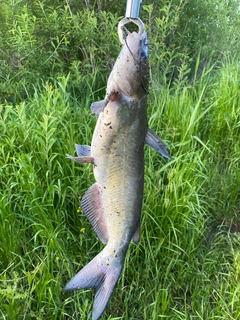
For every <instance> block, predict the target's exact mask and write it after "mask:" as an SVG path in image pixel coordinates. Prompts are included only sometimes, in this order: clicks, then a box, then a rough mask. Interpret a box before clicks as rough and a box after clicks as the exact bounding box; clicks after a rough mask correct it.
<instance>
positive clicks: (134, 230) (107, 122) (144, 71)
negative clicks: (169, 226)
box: [64, 32, 169, 320]
mask: <svg viewBox="0 0 240 320" xmlns="http://www.w3.org/2000/svg"><path fill="white" fill-rule="evenodd" d="M148 72H149V67H148V47H147V37H146V33H143V34H141V35H140V34H138V33H136V32H133V33H129V34H128V36H127V38H126V43H125V44H124V45H123V47H122V50H121V52H120V54H119V56H118V58H117V60H116V62H115V65H114V67H113V70H112V72H111V74H110V76H109V79H108V83H107V90H106V91H107V92H106V96H105V99H104V100H103V101H99V102H96V103H93V104H92V106H91V109H92V111H93V112H94V113H96V114H97V115H98V120H97V124H96V127H95V130H94V133H93V137H92V142H91V147H89V146H80V145H76V151H77V155H78V156H77V157H72V156H69V155H67V157H68V158H70V159H72V160H74V161H76V162H79V163H92V164H93V167H94V176H95V179H96V182H95V183H94V184H93V185H92V186H91V187H90V188H89V189H88V190H87V192H86V193H85V194H84V196H83V198H82V200H81V207H82V210H83V212H84V214H85V215H86V216H87V217H88V219H89V221H90V222H91V224H92V226H93V228H94V230H95V232H96V234H97V236H98V238H99V239H100V240H101V241H102V242H103V243H105V244H106V246H105V247H104V249H103V250H102V251H101V252H100V253H99V254H98V255H97V256H96V257H95V258H94V259H93V260H92V261H90V262H89V263H88V264H87V265H86V266H85V267H84V268H83V269H81V270H80V271H79V273H77V274H76V275H75V276H74V277H73V278H72V279H71V280H70V282H69V283H68V284H67V285H66V287H65V288H64V290H74V289H77V290H78V289H85V288H95V290H96V293H95V299H94V305H93V312H92V320H97V319H99V318H100V316H101V315H102V313H103V312H104V310H105V308H106V306H107V303H108V301H109V299H110V297H111V294H112V292H113V290H114V287H115V285H116V283H117V281H118V279H119V276H120V274H121V271H122V268H123V265H124V260H125V256H126V252H127V250H128V246H129V243H130V241H131V240H133V241H134V242H135V243H137V242H138V241H139V239H140V219H141V210H142V201H143V187H144V143H147V144H149V145H151V146H152V147H153V148H154V149H156V150H157V151H159V152H160V153H162V154H163V153H164V152H165V154H166V155H167V157H169V155H168V153H167V150H165V149H166V148H165V146H164V144H163V142H162V141H161V140H160V138H158V137H157V136H156V135H155V134H154V133H153V132H152V131H151V130H149V129H148V125H147V91H148ZM164 148H165V149H164ZM158 149H159V150H158ZM163 150H164V151H163ZM166 155H165V156H166Z"/></svg>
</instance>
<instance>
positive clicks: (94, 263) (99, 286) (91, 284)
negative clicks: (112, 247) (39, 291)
mask: <svg viewBox="0 0 240 320" xmlns="http://www.w3.org/2000/svg"><path fill="white" fill-rule="evenodd" d="M124 258H125V255H124V257H122V259H120V261H118V262H117V261H113V257H109V253H108V252H107V246H106V247H105V248H104V249H103V250H102V251H101V252H100V253H99V254H98V255H97V256H96V257H95V258H94V259H93V260H91V261H90V262H89V263H88V264H87V265H86V266H85V267H84V268H83V269H81V270H80V271H79V272H78V273H77V274H76V275H75V276H74V277H73V278H72V279H71V280H70V281H69V282H68V283H67V285H66V287H65V288H64V289H63V290H64V291H70V290H79V289H89V288H95V290H96V293H95V299H94V304H93V312H92V320H98V319H99V318H100V316H101V314H102V313H103V312H104V310H105V308H106V306H107V304H108V301H109V299H110V297H111V295H112V292H113V290H114V287H115V285H116V284H117V281H118V279H119V276H120V274H121V271H122V267H123V263H124ZM118 259H119V257H118ZM121 260H122V261H121ZM113 262H114V263H113Z"/></svg>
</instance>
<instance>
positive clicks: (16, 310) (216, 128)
mask: <svg viewBox="0 0 240 320" xmlns="http://www.w3.org/2000/svg"><path fill="white" fill-rule="evenodd" d="M96 74H97V72H96ZM239 78H240V67H239V64H236V63H234V62H233V63H231V62H226V63H224V64H223V65H222V66H221V68H219V70H218V72H217V73H214V74H212V73H208V72H206V73H203V75H202V77H201V78H200V79H196V81H194V83H193V84H192V85H191V86H190V85H184V83H179V84H176V85H175V87H174V89H173V88H167V87H163V88H161V89H158V88H159V84H158V82H157V81H158V80H157V78H154V77H153V79H152V91H151V93H150V95H149V109H148V111H149V126H150V127H151V128H152V129H154V130H155V131H156V132H157V133H158V134H160V135H161V136H162V137H163V138H164V140H165V141H166V143H167V145H168V147H169V150H170V153H171V155H172V159H171V161H165V160H164V159H162V158H161V157H160V156H159V155H158V154H157V153H156V152H155V151H153V150H150V149H149V148H148V147H146V150H145V151H146V152H145V155H146V156H145V158H146V159H145V163H146V164H145V193H144V206H143V215H142V224H141V226H142V232H141V242H140V244H139V245H137V246H136V245H133V244H131V245H130V250H129V252H128V254H127V258H126V263H125V267H124V270H123V274H122V276H121V278H120V281H119V283H118V286H117V287H116V289H115V292H114V294H113V297H112V299H111V302H110V304H109V307H108V309H107V311H106V313H105V314H104V316H103V319H132V320H133V319H138V320H142V319H165V318H168V319H238V318H239V317H240V305H239V299H240V285H239V281H240V268H239V261H240V251H239V242H240V237H239V228H240V222H239V213H240V212H239V208H240V188H239V186H240V166H239V163H240V144H239V136H240V114H239V113H240V111H239V110H240V108H239V103H240V101H239V92H240V85H239ZM86 80H87V82H85V85H86V88H87V89H86V95H84V96H82V97H81V99H77V98H75V97H74V95H70V94H69V90H68V85H69V76H67V77H61V78H58V79H57V80H56V81H54V83H52V84H49V83H45V84H44V85H42V86H39V85H38V84H36V86H35V87H34V92H35V93H34V95H33V96H30V97H29V99H28V100H26V101H25V102H21V103H19V104H17V105H16V106H13V105H12V104H8V103H5V104H2V105H1V110H0V114H1V118H0V126H1V135H0V177H1V179H0V318H1V319H7V320H15V319H58V320H59V319H90V318H91V309H92V300H93V299H92V297H93V292H91V291H81V292H75V293H73V292H71V293H63V292H62V291H61V289H62V288H63V286H64V285H65V284H66V282H67V281H68V280H69V278H70V277H72V276H73V275H74V274H75V273H76V272H77V271H78V270H79V269H80V268H81V267H83V266H84V265H85V264H86V263H87V262H88V261H90V260H91V259H92V258H93V257H94V256H95V255H96V254H97V253H98V252H99V251H100V250H101V248H102V245H101V244H100V243H99V241H98V240H97V238H96V236H95V234H94V232H93V230H92V228H91V226H90V224H89V223H88V221H87V220H86V218H85V217H84V215H83V213H82V212H81V210H80V209H79V204H78V203H79V197H81V195H83V193H84V191H85V190H86V189H87V188H88V187H89V186H90V185H91V184H92V183H93V181H94V178H93V175H92V168H91V166H89V165H86V166H81V165H77V164H74V163H72V162H70V161H68V160H67V159H65V154H66V153H73V152H74V150H73V148H74V144H75V143H83V144H89V143H90V141H91V137H92V132H93V129H94V125H95V121H96V119H95V117H94V116H93V115H92V114H91V113H90V109H89V106H90V104H91V102H92V101H94V100H95V99H97V98H98V95H99V93H98V92H92V91H91V87H94V84H93V83H92V82H91V81H97V77H95V76H94V74H93V75H91V76H90V77H88V78H87V79H85V80H84V79H83V80H82V81H86Z"/></svg>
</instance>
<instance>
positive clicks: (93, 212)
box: [80, 183, 109, 243]
mask: <svg viewBox="0 0 240 320" xmlns="http://www.w3.org/2000/svg"><path fill="white" fill-rule="evenodd" d="M80 206H81V208H82V210H83V212H84V214H85V215H86V216H87V218H88V220H89V221H90V222H91V224H92V227H93V229H94V231H95V232H96V234H97V236H98V238H99V239H100V240H101V241H102V243H107V242H108V237H109V236H108V229H107V224H106V221H105V216H104V209H103V205H102V197H101V189H100V187H99V185H98V183H94V184H93V185H92V186H91V187H90V188H89V189H88V190H87V191H86V192H85V194H84V195H83V198H82V200H81V202H80Z"/></svg>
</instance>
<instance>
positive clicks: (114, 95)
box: [109, 92, 118, 101]
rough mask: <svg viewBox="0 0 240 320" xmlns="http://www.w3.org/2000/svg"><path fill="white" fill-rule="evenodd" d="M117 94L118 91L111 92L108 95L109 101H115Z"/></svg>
mask: <svg viewBox="0 0 240 320" xmlns="http://www.w3.org/2000/svg"><path fill="white" fill-rule="evenodd" d="M117 96H118V92H112V93H111V94H110V95H109V100H110V101H116V100H117Z"/></svg>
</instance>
